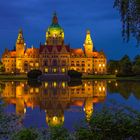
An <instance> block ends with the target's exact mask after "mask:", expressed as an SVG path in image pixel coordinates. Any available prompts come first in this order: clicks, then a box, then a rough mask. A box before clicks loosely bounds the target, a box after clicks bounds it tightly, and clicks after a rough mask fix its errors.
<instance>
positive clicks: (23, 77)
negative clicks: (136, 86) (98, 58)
mask: <svg viewBox="0 0 140 140" xmlns="http://www.w3.org/2000/svg"><path fill="white" fill-rule="evenodd" d="M72 79H73V78H72ZM74 79H75V78H74ZM76 79H77V80H88V79H89V80H140V76H125V77H116V75H85V76H82V77H81V78H76ZM0 80H9V81H10V80H15V81H16V80H28V77H27V75H26V74H17V75H14V74H0Z"/></svg>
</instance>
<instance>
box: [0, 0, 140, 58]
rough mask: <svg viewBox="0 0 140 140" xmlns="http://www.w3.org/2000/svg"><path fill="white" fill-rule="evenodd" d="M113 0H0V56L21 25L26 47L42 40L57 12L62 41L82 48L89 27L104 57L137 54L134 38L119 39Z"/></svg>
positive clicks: (11, 41) (37, 45)
mask: <svg viewBox="0 0 140 140" xmlns="http://www.w3.org/2000/svg"><path fill="white" fill-rule="evenodd" d="M113 2H114V0H4V1H2V0H1V1H0V56H1V54H2V53H3V51H4V49H5V48H6V47H7V48H9V49H13V47H14V45H15V41H16V38H17V34H18V29H19V28H22V29H23V32H24V38H25V42H26V44H27V46H28V47H31V45H34V46H35V47H39V43H40V42H42V43H44V42H45V33H46V30H47V28H48V26H49V25H50V23H51V19H52V14H53V12H54V11H56V12H57V14H58V18H59V23H60V25H61V26H62V27H63V29H64V31H65V43H67V44H68V43H70V45H71V47H72V48H82V47H83V43H84V39H85V35H86V30H87V29H90V30H91V36H92V39H93V42H94V46H95V48H96V49H97V50H104V52H105V53H106V55H107V57H108V59H119V58H121V57H122V56H123V55H124V54H128V55H129V56H130V57H131V58H133V57H134V56H135V55H136V54H139V53H140V47H139V48H137V47H136V42H135V40H133V41H132V40H131V41H130V42H129V43H125V42H123V39H122V36H121V27H122V25H121V22H120V16H119V12H118V11H117V10H116V9H114V8H113Z"/></svg>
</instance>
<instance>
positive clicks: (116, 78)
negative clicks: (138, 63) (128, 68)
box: [82, 75, 140, 80]
mask: <svg viewBox="0 0 140 140" xmlns="http://www.w3.org/2000/svg"><path fill="white" fill-rule="evenodd" d="M82 79H112V80H113V79H115V80H140V76H124V77H123V76H122V77H117V76H116V75H84V76H82Z"/></svg>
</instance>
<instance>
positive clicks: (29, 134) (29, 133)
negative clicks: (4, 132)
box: [12, 128, 39, 140]
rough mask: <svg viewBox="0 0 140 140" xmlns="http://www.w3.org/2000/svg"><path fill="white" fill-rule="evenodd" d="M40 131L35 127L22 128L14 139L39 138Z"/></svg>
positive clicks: (31, 139)
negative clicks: (34, 128)
mask: <svg viewBox="0 0 140 140" xmlns="http://www.w3.org/2000/svg"><path fill="white" fill-rule="evenodd" d="M38 137H39V135H38V133H37V132H36V131H35V130H33V129H30V128H29V129H22V130H21V131H19V132H17V133H16V134H14V135H13V137H12V140H37V139H38Z"/></svg>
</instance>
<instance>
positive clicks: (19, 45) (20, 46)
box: [16, 29, 25, 57]
mask: <svg viewBox="0 0 140 140" xmlns="http://www.w3.org/2000/svg"><path fill="white" fill-rule="evenodd" d="M24 51H25V42H24V38H23V32H22V30H21V29H20V30H19V33H18V38H17V41H16V54H17V57H22V56H23V55H24Z"/></svg>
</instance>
